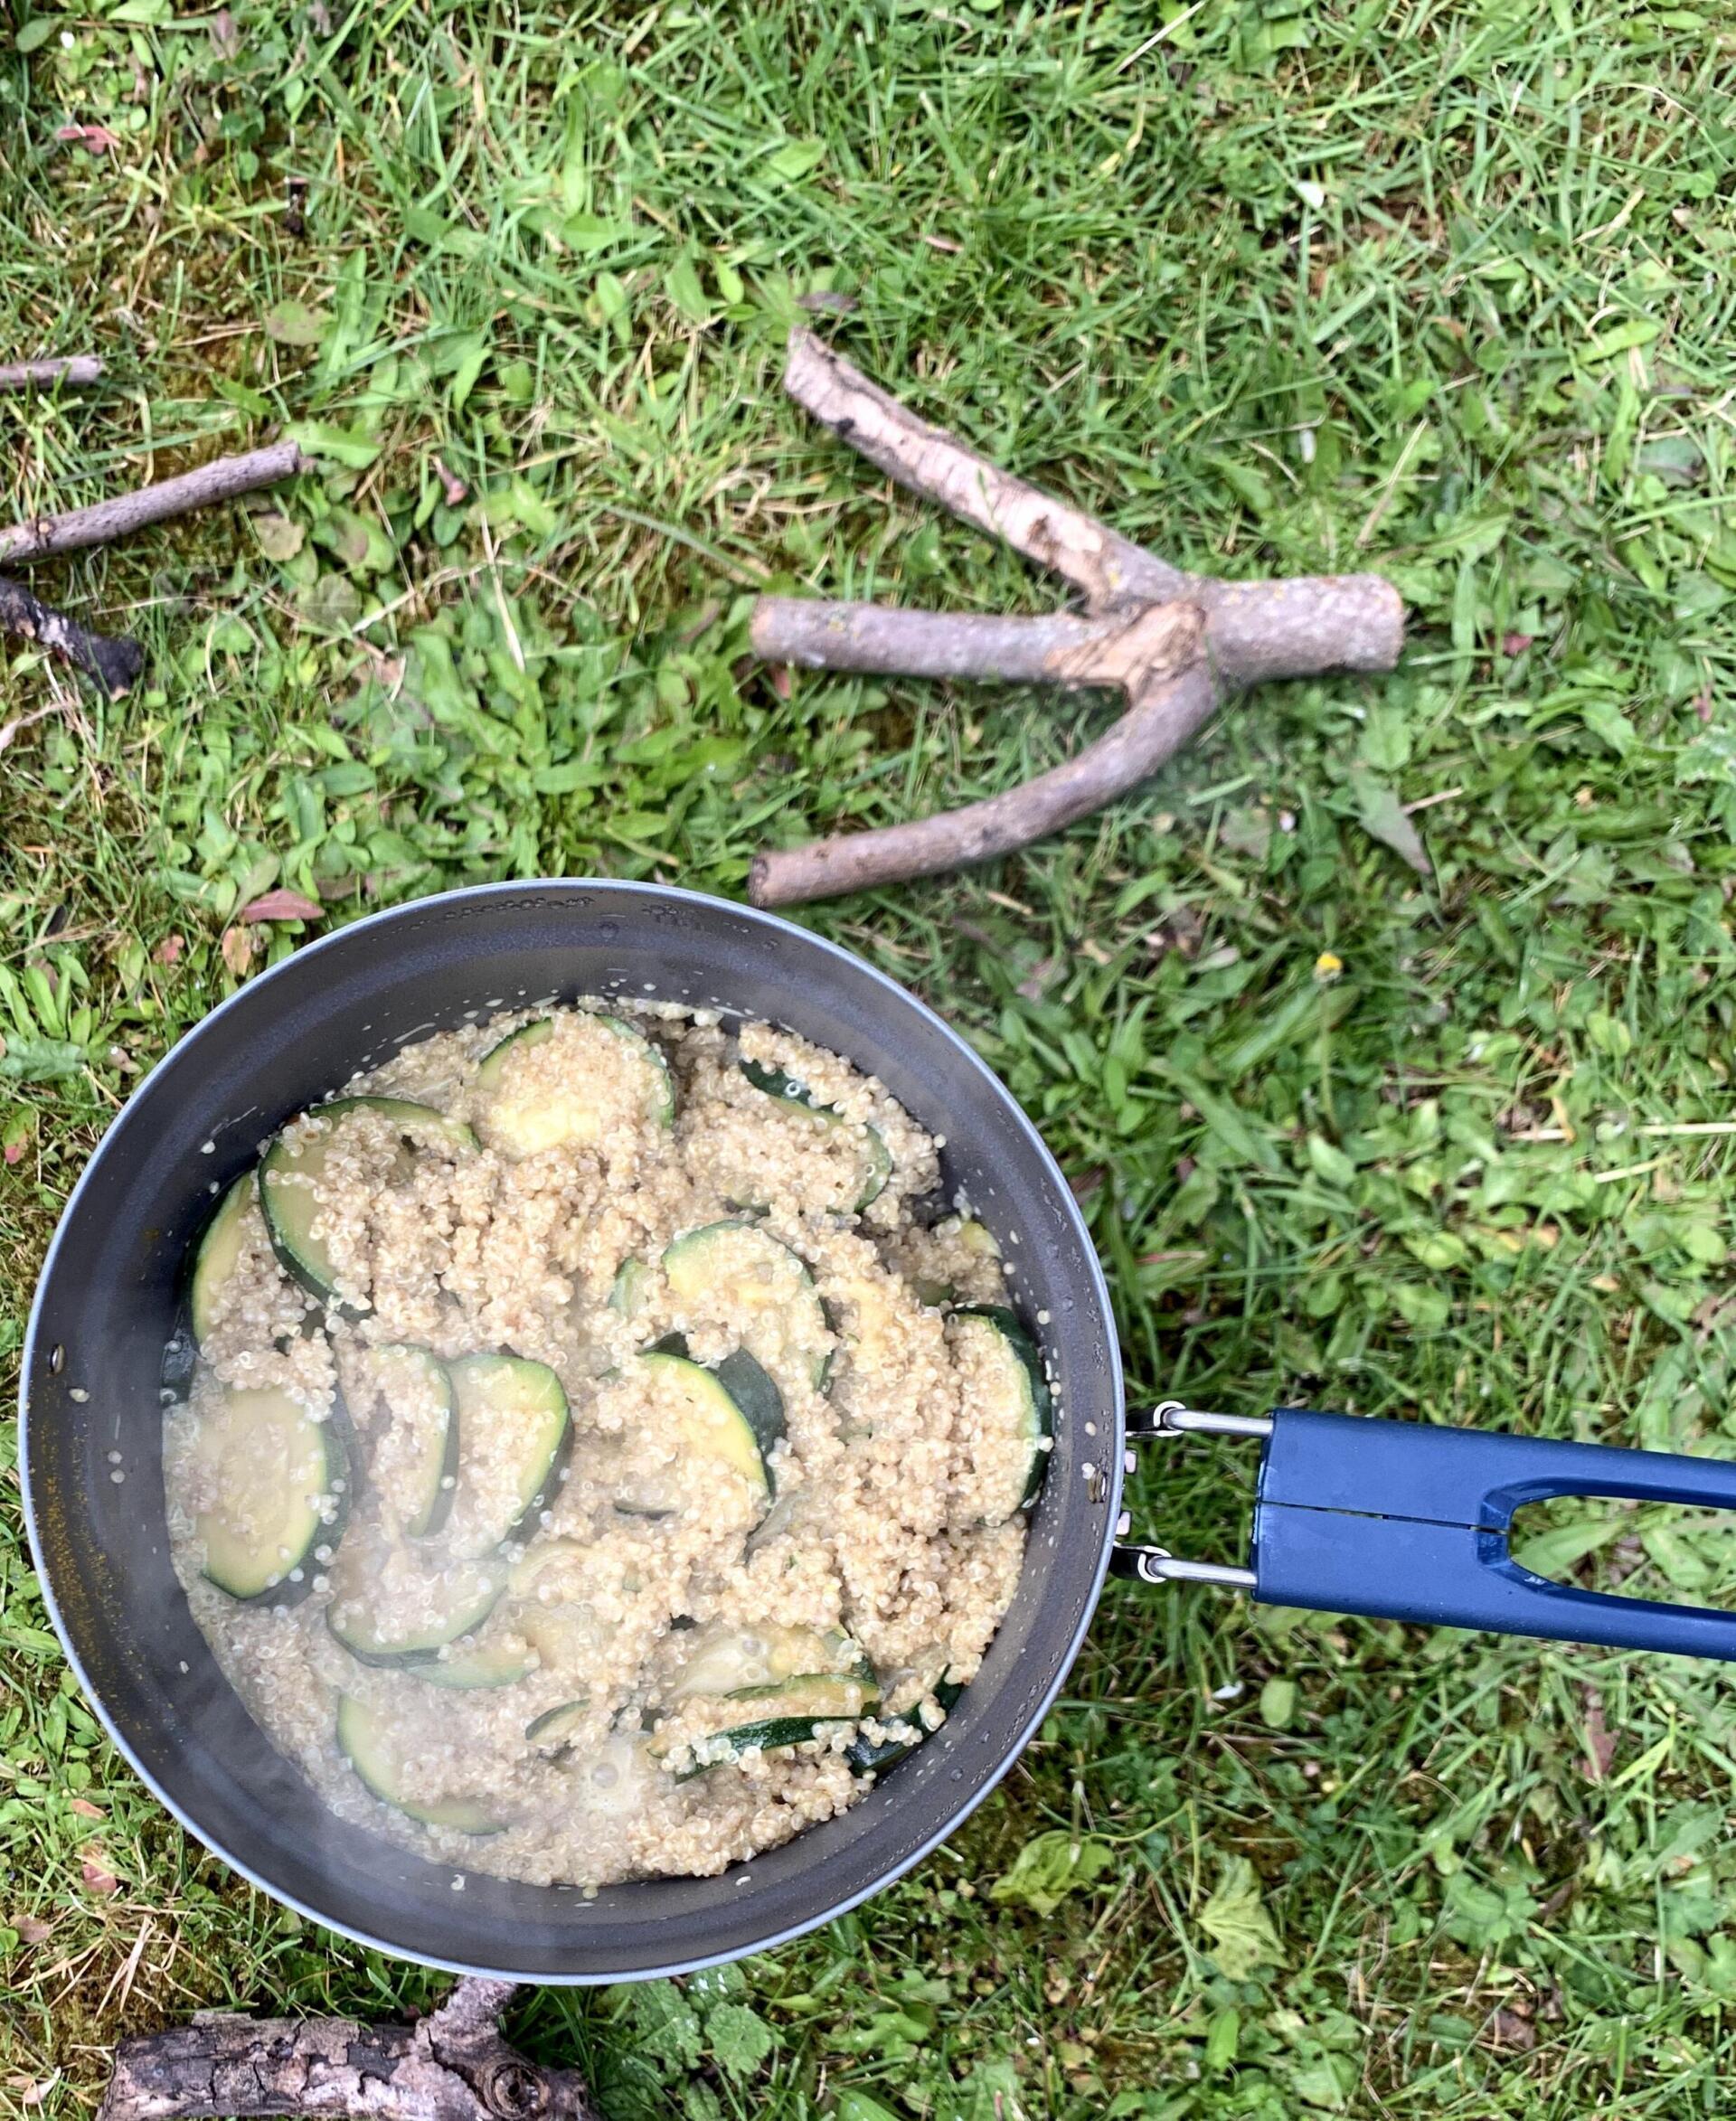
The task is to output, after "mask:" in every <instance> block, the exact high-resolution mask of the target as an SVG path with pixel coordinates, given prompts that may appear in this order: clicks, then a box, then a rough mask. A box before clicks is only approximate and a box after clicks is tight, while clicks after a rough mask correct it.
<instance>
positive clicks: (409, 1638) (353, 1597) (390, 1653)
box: [325, 1550, 506, 1677]
mask: <svg viewBox="0 0 1736 2121" xmlns="http://www.w3.org/2000/svg"><path fill="white" fill-rule="evenodd" d="M344 1560H345V1561H346V1562H348V1563H349V1564H350V1566H348V1567H346V1568H344V1569H341V1570H338V1571H336V1576H337V1581H336V1584H335V1595H334V1597H333V1599H332V1602H331V1604H330V1605H329V1606H328V1607H326V1608H325V1625H326V1626H327V1627H329V1628H330V1629H331V1631H332V1633H333V1634H334V1635H335V1636H336V1637H337V1639H338V1641H339V1642H341V1643H342V1644H343V1645H344V1648H345V1649H346V1650H347V1651H348V1652H349V1653H350V1654H351V1656H353V1657H354V1658H355V1659H356V1660H357V1661H358V1662H359V1663H361V1664H415V1665H423V1664H431V1663H432V1662H433V1661H434V1660H435V1659H436V1658H438V1657H439V1654H440V1652H441V1651H442V1650H443V1649H444V1648H445V1647H446V1645H448V1643H455V1642H457V1641H458V1640H459V1639H460V1637H462V1636H467V1635H474V1634H475V1633H476V1630H477V1628H479V1627H480V1626H482V1624H483V1622H484V1621H485V1620H486V1619H487V1617H488V1616H489V1615H490V1614H491V1613H492V1612H493V1611H494V1609H495V1607H496V1606H497V1605H498V1604H499V1603H500V1601H501V1598H503V1597H504V1596H505V1590H506V1570H505V1565H504V1564H502V1563H501V1562H498V1561H496V1562H495V1563H494V1565H493V1566H492V1567H489V1566H486V1565H484V1564H479V1563H476V1562H471V1563H469V1564H467V1565H465V1566H462V1567H459V1568H456V1569H448V1570H442V1571H440V1572H439V1574H434V1573H430V1574H429V1576H428V1578H427V1579H426V1582H425V1584H424V1586H423V1587H422V1588H423V1589H424V1591H425V1594H426V1595H425V1596H424V1597H422V1598H420V1599H419V1600H418V1602H417V1605H416V1609H415V1612H414V1614H413V1615H412V1616H411V1617H408V1618H406V1619H404V1620H402V1621H392V1620H389V1619H387V1618H386V1617H384V1616H383V1614H382V1604H383V1597H382V1595H381V1594H379V1593H377V1592H376V1590H375V1582H376V1580H377V1579H376V1576H375V1572H374V1570H373V1569H372V1568H371V1566H370V1564H369V1563H368V1562H367V1561H358V1560H354V1557H352V1556H351V1555H350V1553H349V1551H348V1550H346V1551H345V1554H344ZM418 1676H419V1677H426V1676H427V1675H426V1673H418Z"/></svg>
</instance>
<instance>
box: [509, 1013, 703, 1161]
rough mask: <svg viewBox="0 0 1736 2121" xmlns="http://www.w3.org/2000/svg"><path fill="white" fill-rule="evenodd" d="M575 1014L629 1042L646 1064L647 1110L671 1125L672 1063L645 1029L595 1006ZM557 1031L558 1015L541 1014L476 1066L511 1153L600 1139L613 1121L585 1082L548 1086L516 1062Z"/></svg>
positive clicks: (526, 1153)
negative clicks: (527, 1074) (529, 1079)
mask: <svg viewBox="0 0 1736 2121" xmlns="http://www.w3.org/2000/svg"><path fill="white" fill-rule="evenodd" d="M575 1014H576V1017H577V1018H578V1019H580V1020H581V1021H582V1022H584V1023H594V1024H599V1025H600V1026H601V1027H602V1028H603V1029H604V1030H605V1031H608V1032H610V1033H611V1034H612V1035H613V1036H614V1037H616V1038H618V1039H621V1040H624V1041H625V1042H627V1045H628V1046H629V1047H630V1048H631V1049H632V1051H633V1052H634V1054H635V1055H636V1057H637V1059H638V1060H639V1061H640V1063H641V1064H642V1066H643V1069H644V1084H643V1104H644V1110H645V1112H646V1116H647V1117H649V1118H650V1119H652V1120H653V1121H654V1122H655V1123H656V1125H657V1126H663V1127H667V1126H673V1125H674V1124H675V1080H674V1078H673V1077H672V1076H671V1075H670V1073H669V1063H668V1062H667V1061H666V1060H665V1059H664V1057H663V1055H662V1054H661V1053H660V1052H659V1051H657V1049H656V1046H654V1045H653V1044H652V1043H651V1042H650V1040H649V1039H647V1038H646V1036H645V1034H644V1032H639V1031H636V1030H635V1029H634V1028H633V1026H632V1025H631V1024H630V1023H623V1022H622V1021H621V1019H620V1018H619V1017H618V1016H607V1015H603V1014H601V1013H596V1012H593V1011H590V1010H580V1011H578V1012H576V1013H575ZM554 1033H555V1024H554V1019H553V1018H552V1017H548V1016H543V1017H539V1018H538V1019H537V1021H536V1022H535V1023H527V1024H524V1025H523V1026H522V1027H521V1028H520V1029H519V1030H517V1031H514V1032H508V1033H507V1035H506V1036H505V1038H504V1039H502V1040H501V1042H500V1043H499V1044H498V1045H497V1046H494V1047H491V1048H490V1049H489V1051H487V1052H486V1054H484V1056H483V1059H482V1063H481V1065H480V1066H479V1067H478V1068H477V1070H476V1089H477V1090H478V1091H479V1092H480V1094H481V1096H482V1098H484V1100H485V1103H484V1107H483V1117H484V1124H485V1126H486V1127H487V1130H488V1132H489V1134H490V1135H491V1136H493V1138H494V1139H495V1141H496V1142H497V1143H498V1144H499V1145H500V1146H501V1147H502V1148H503V1149H505V1152H506V1154H507V1155H510V1156H514V1157H520V1156H534V1155H538V1154H539V1153H540V1152H541V1151H542V1150H544V1149H559V1148H564V1147H566V1146H568V1145H570V1144H574V1143H585V1142H594V1141H597V1140H599V1139H600V1137H601V1136H602V1135H603V1133H604V1131H605V1129H606V1128H607V1126H608V1125H609V1113H608V1110H607V1108H606V1107H605V1106H604V1105H603V1104H602V1103H600V1102H599V1100H598V1099H597V1098H595V1097H594V1096H591V1095H589V1094H587V1091H586V1089H585V1088H584V1086H583V1084H582V1083H581V1082H572V1083H563V1084H561V1085H560V1086H559V1087H558V1088H554V1089H548V1088H542V1087H540V1086H537V1085H536V1084H535V1083H534V1082H531V1083H526V1082H524V1080H523V1079H522V1077H523V1074H524V1070H522V1069H521V1068H520V1067H517V1066H514V1062H516V1061H518V1060H521V1058H522V1056H523V1055H524V1053H526V1052H527V1051H530V1049H531V1048H533V1047H534V1046H541V1045H543V1044H546V1043H547V1042H548V1041H549V1040H550V1039H552V1037H553V1036H554Z"/></svg>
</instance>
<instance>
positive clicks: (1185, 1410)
mask: <svg viewBox="0 0 1736 2121" xmlns="http://www.w3.org/2000/svg"><path fill="white" fill-rule="evenodd" d="M1271 1433H1272V1418H1271V1416H1270V1415H1269V1414H1210V1413H1206V1412H1203V1410H1201V1409H1198V1408H1194V1407H1184V1405H1183V1404H1182V1402H1181V1401H1180V1400H1164V1401H1163V1402H1162V1403H1161V1404H1160V1405H1158V1406H1156V1407H1154V1408H1153V1409H1152V1410H1151V1412H1150V1413H1149V1414H1148V1415H1146V1416H1144V1417H1143V1418H1141V1417H1138V1416H1136V1417H1134V1418H1133V1419H1130V1420H1129V1421H1128V1423H1127V1441H1128V1443H1129V1444H1142V1443H1150V1442H1151V1441H1152V1440H1153V1439H1154V1438H1158V1437H1169V1436H1190V1435H1192V1436H1248V1437H1258V1438H1260V1440H1261V1441H1262V1442H1263V1441H1264V1440H1265V1438H1268V1437H1269V1436H1270V1435H1271ZM1136 1465H1137V1453H1136V1452H1134V1451H1131V1450H1129V1451H1128V1453H1127V1471H1128V1472H1129V1473H1131V1472H1132V1471H1133V1469H1134V1467H1135V1466H1136ZM1131 1526H1132V1520H1131V1519H1130V1518H1129V1516H1128V1515H1127V1512H1126V1511H1125V1510H1124V1511H1123V1512H1122V1513H1121V1519H1120V1522H1118V1524H1117V1526H1116V1528H1115V1533H1116V1544H1115V1545H1114V1546H1113V1547H1112V1548H1111V1549H1110V1551H1109V1574H1110V1575H1111V1576H1127V1577H1131V1578H1132V1579H1134V1581H1135V1582H1137V1583H1216V1584H1222V1585H1223V1586H1224V1587H1225V1588H1227V1589H1230V1590H1252V1589H1253V1588H1254V1580H1255V1579H1254V1572H1253V1570H1251V1569H1235V1568H1232V1567H1231V1565H1230V1564H1229V1563H1228V1562H1224V1561H1188V1560H1183V1559H1181V1558H1180V1557H1179V1556H1177V1555H1175V1554H1172V1553H1171V1552H1170V1551H1168V1549H1167V1548H1165V1547H1148V1546H1139V1545H1136V1544H1132V1543H1123V1542H1124V1541H1126V1535H1127V1532H1128V1531H1129V1530H1130V1529H1131Z"/></svg>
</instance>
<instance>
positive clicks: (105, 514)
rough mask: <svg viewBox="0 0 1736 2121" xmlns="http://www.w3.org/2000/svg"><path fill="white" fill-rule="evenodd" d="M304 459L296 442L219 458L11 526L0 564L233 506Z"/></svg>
mask: <svg viewBox="0 0 1736 2121" xmlns="http://www.w3.org/2000/svg"><path fill="white" fill-rule="evenodd" d="M306 464H307V458H306V457H304V456H303V455H302V453H301V451H300V450H299V449H298V448H297V446H296V444H295V443H294V442H273V443H272V444H271V445H270V446H269V448H264V449H250V450H248V451H247V452H246V454H245V455H243V456H240V457H215V458H213V459H212V462H211V463H209V464H202V465H200V466H199V467H198V468H197V469H196V470H193V471H184V472H183V473H182V474H181V475H180V476H179V477H178V478H165V479H159V480H158V481H157V482H156V485H148V486H138V487H136V488H135V489H134V491H133V492H132V493H130V494H120V495H117V496H116V497H115V498H114V499H113V500H112V501H99V502H97V503H95V504H94V505H93V506H91V507H89V508H73V509H71V510H69V511H68V512H67V514H64V515H43V516H39V517H38V518H37V519H36V520H35V522H33V523H14V525H13V526H12V527H11V528H10V529H9V530H0V561H7V560H42V559H46V558H47V557H48V555H49V554H50V553H52V552H73V551H79V550H80V548H82V547H84V546H87V545H106V544H107V543H108V542H109V540H110V539H111V538H120V537H125V536H126V535H127V533H128V532H129V531H136V530H140V529H143V527H144V526H145V525H146V523H163V522H165V521H167V519H168V518H169V517H171V516H175V515H188V514H192V512H193V510H194V509H196V508H210V507H212V506H213V505H214V504H216V503H218V502H220V501H232V500H233V499H234V498H235V497H236V496H237V495H240V494H250V493H252V492H254V491H255V490H256V489H257V488H258V487H259V486H273V485H277V484H278V481H279V480H280V479H286V478H293V477H294V476H296V474H297V472H298V471H300V470H302V469H303V468H304V467H305V466H306Z"/></svg>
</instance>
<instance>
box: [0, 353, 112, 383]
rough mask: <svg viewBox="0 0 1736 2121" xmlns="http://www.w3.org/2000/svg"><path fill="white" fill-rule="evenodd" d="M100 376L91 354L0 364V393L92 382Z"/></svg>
mask: <svg viewBox="0 0 1736 2121" xmlns="http://www.w3.org/2000/svg"><path fill="white" fill-rule="evenodd" d="M101 373H102V363H101V362H100V361H99V359H98V358H97V356H96V355H95V354H71V355H68V356H65V357H63V358H60V359H55V360H50V361H0V391H46V390H51V389H52V387H53V386H54V384H56V383H72V384H79V383H93V382H96V381H97V379H98V378H99V376H100V375H101Z"/></svg>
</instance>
